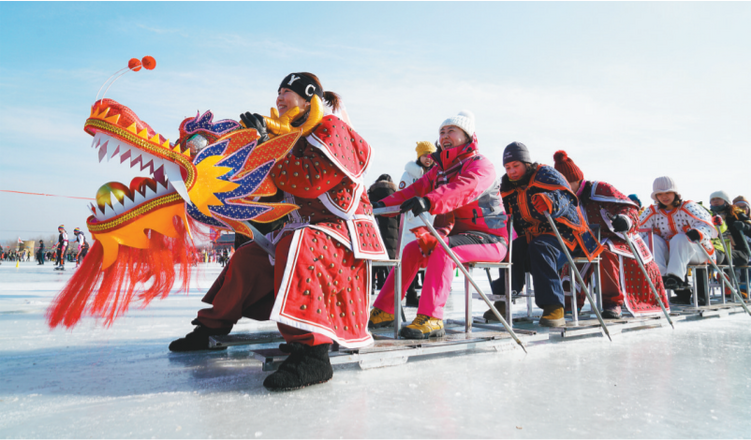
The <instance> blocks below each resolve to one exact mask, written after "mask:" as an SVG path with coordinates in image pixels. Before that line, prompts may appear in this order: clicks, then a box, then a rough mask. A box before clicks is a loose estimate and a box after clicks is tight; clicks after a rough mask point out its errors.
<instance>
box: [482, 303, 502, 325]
mask: <svg viewBox="0 0 751 440" xmlns="http://www.w3.org/2000/svg"><path fill="white" fill-rule="evenodd" d="M493 305H494V306H495V308H496V310H498V313H500V314H501V316H503V319H506V301H496V302H494V303H493ZM482 318H483V319H484V320H485V322H490V321H493V322H501V321H499V320H498V318H497V317H496V316H495V313H493V310H491V309H488V311H487V312H485V313H483V314H482Z"/></svg>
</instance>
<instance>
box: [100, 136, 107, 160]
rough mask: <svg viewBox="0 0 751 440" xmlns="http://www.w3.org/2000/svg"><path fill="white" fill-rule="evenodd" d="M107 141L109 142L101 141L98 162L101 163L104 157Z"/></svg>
mask: <svg viewBox="0 0 751 440" xmlns="http://www.w3.org/2000/svg"><path fill="white" fill-rule="evenodd" d="M108 143H109V141H107V142H105V143H103V144H102V145H101V146H100V147H99V163H102V159H104V156H106V155H107V145H108Z"/></svg>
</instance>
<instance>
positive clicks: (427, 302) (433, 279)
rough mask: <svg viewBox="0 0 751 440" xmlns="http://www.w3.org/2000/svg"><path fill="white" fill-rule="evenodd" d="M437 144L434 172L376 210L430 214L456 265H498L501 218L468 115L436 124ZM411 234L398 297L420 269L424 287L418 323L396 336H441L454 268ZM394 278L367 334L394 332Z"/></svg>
mask: <svg viewBox="0 0 751 440" xmlns="http://www.w3.org/2000/svg"><path fill="white" fill-rule="evenodd" d="M439 144H440V150H439V151H437V152H436V153H434V154H433V160H434V162H435V163H436V165H435V166H434V167H433V168H431V169H430V170H429V171H427V172H426V173H425V174H424V175H423V176H422V177H421V178H419V179H418V180H417V181H415V182H414V183H413V184H412V185H410V186H408V187H406V188H405V189H403V190H401V191H398V192H396V193H394V194H392V195H391V196H389V197H386V198H385V199H383V200H381V202H379V203H377V204H376V206H401V211H402V212H408V211H410V212H412V213H413V214H414V215H415V216H419V215H420V214H421V213H430V214H433V215H435V221H434V223H433V224H434V226H435V228H436V229H437V230H438V232H439V234H440V235H441V239H442V240H443V241H444V242H445V243H446V244H448V246H449V247H450V248H451V250H453V251H454V253H455V254H456V256H457V257H458V258H459V260H460V261H462V262H467V261H501V260H503V258H504V257H505V256H506V250H507V248H508V247H507V243H508V233H507V231H506V214H505V213H504V211H503V206H502V205H501V200H500V194H499V182H498V180H497V178H496V174H495V168H494V167H493V164H492V163H491V162H490V160H488V159H487V158H486V157H485V156H483V155H481V154H480V153H479V151H478V142H477V137H476V136H475V118H474V115H473V114H472V113H471V112H469V111H466V110H465V111H461V112H459V114H457V115H456V116H453V117H450V118H448V119H446V120H445V121H443V123H442V124H441V125H440V127H439ZM413 232H415V235H416V237H417V239H416V240H415V241H412V242H410V243H409V244H407V246H406V247H405V248H404V252H403V254H402V265H403V266H402V292H400V295H401V297H402V298H403V297H404V294H405V292H406V289H407V288H408V286H409V285H410V284H411V283H412V280H413V279H414V278H415V276H416V275H417V271H418V270H419V269H421V268H425V281H424V283H423V286H422V295H421V296H420V301H419V305H418V308H417V317H416V318H415V320H414V321H413V322H412V323H411V324H410V325H408V326H406V327H404V328H402V329H401V331H400V335H401V336H402V337H404V338H407V339H427V338H429V337H439V336H443V335H444V334H445V330H444V328H443V307H444V306H445V305H446V300H447V299H448V296H449V294H450V293H451V280H452V279H453V276H454V269H455V268H456V266H455V265H454V261H453V260H452V259H451V257H449V255H448V254H447V253H446V251H445V250H444V249H443V247H442V246H441V245H440V244H438V242H437V240H436V238H435V237H434V236H433V235H432V234H431V233H430V232H429V231H428V230H427V227H425V226H422V227H419V228H415V229H413ZM394 274H395V271H394V270H392V271H391V273H389V276H388V278H387V279H386V282H385V283H384V285H383V289H382V290H381V292H380V293H379V295H378V298H376V300H375V303H374V308H373V310H372V311H371V313H370V322H369V324H368V325H369V326H370V327H372V328H378V327H386V326H391V325H393V322H394V281H395V280H394V277H395V275H394Z"/></svg>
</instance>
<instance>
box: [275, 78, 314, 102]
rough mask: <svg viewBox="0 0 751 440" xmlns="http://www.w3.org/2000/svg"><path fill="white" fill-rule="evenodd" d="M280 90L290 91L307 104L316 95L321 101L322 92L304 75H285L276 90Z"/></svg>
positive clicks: (311, 79)
mask: <svg viewBox="0 0 751 440" xmlns="http://www.w3.org/2000/svg"><path fill="white" fill-rule="evenodd" d="M282 88H286V89H290V90H292V91H293V92H295V93H297V94H298V95H300V97H302V98H303V99H305V100H306V101H308V102H310V100H311V99H313V95H318V97H319V98H321V99H323V90H321V88H320V87H318V86H317V85H316V82H315V81H313V78H311V77H309V76H308V75H306V74H304V73H290V74H289V75H287V76H286V77H285V78H284V79H283V80H282V83H281V84H279V89H278V90H281V89H282ZM278 90H277V91H278Z"/></svg>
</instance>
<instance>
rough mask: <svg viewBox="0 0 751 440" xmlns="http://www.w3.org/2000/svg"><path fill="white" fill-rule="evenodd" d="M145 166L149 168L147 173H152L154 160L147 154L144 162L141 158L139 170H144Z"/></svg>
mask: <svg viewBox="0 0 751 440" xmlns="http://www.w3.org/2000/svg"><path fill="white" fill-rule="evenodd" d="M146 168H149V174H152V173H154V162H153V160H150V159H149V158H148V156H147V157H146V162H144V161H143V160H141V171H143V170H145V169H146Z"/></svg>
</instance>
